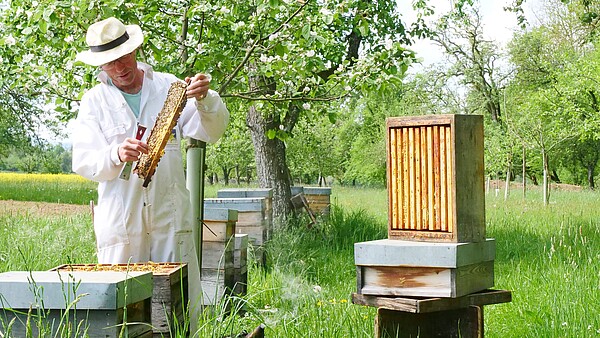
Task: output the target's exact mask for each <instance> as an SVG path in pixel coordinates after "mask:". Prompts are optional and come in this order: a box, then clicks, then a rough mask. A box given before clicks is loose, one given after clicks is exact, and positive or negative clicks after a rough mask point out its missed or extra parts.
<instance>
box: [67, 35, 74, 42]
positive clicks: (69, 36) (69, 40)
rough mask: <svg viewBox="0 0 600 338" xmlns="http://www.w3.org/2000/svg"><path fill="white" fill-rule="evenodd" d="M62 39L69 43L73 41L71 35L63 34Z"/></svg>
mask: <svg viewBox="0 0 600 338" xmlns="http://www.w3.org/2000/svg"><path fill="white" fill-rule="evenodd" d="M64 40H65V42H66V43H71V42H73V41H75V39H74V38H73V35H67V36H65V38H64Z"/></svg>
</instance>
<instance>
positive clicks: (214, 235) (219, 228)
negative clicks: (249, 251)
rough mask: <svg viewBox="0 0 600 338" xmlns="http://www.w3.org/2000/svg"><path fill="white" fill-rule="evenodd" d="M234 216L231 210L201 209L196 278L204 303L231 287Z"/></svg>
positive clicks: (217, 298)
mask: <svg viewBox="0 0 600 338" xmlns="http://www.w3.org/2000/svg"><path fill="white" fill-rule="evenodd" d="M238 215H239V214H238V212H237V211H236V210H233V209H223V208H212V207H211V208H206V207H205V209H204V224H205V226H204V228H203V229H202V271H201V277H200V280H201V282H202V293H203V298H202V302H203V304H204V305H217V304H218V303H219V302H220V301H221V299H222V298H223V297H224V296H225V295H227V294H229V293H230V292H231V290H233V288H234V284H235V282H234V265H233V264H234V249H235V237H234V236H235V230H236V221H237V219H238Z"/></svg>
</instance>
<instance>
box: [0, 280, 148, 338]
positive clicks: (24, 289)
mask: <svg viewBox="0 0 600 338" xmlns="http://www.w3.org/2000/svg"><path fill="white" fill-rule="evenodd" d="M151 297H152V273H150V272H120V271H102V272H90V271H12V272H4V273H0V305H1V306H0V332H4V333H7V332H10V336H11V337H26V336H33V337H38V336H40V337H41V336H44V337H50V336H52V337H56V336H59V333H60V332H62V331H60V330H63V329H64V328H66V327H70V328H77V327H80V328H81V330H84V329H85V330H86V334H87V335H88V336H89V337H103V338H117V337H122V336H125V337H138V338H141V337H143V338H146V337H151V336H152V329H151V328H150V320H151V319H150V316H151V304H150V303H151ZM59 324H60V325H59ZM6 325H7V326H6ZM7 330H8V331H7ZM48 331H50V332H48ZM80 333H81V331H80Z"/></svg>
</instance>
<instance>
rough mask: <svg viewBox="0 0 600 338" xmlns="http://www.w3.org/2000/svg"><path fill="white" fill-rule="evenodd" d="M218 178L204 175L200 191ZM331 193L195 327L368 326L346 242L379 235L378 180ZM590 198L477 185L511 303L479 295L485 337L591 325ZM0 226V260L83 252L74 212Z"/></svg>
mask: <svg viewBox="0 0 600 338" xmlns="http://www.w3.org/2000/svg"><path fill="white" fill-rule="evenodd" d="M0 186H1V187H4V182H2V181H0ZM29 186H32V185H29ZM32 188H33V187H32ZM220 188H223V187H222V186H207V187H206V196H207V197H214V196H216V190H218V189H220ZM0 189H3V188H0ZM38 191H45V190H44V189H38ZM2 194H3V193H2ZM331 197H332V201H333V202H334V204H335V207H334V208H332V214H331V217H330V221H328V222H322V223H319V224H318V225H317V226H316V227H314V228H313V229H310V230H309V229H306V228H305V227H304V226H303V224H305V222H303V221H302V220H301V221H299V222H298V224H294V223H292V224H289V225H287V226H284V227H282V228H280V229H279V230H278V231H276V232H275V233H274V236H273V238H272V240H271V241H270V242H269V244H268V248H267V255H268V263H269V264H268V268H263V267H260V266H257V265H250V266H249V286H248V290H249V291H248V292H249V293H248V295H247V296H245V297H243V299H235V300H234V304H235V305H234V306H233V309H234V312H235V313H237V314H239V315H234V316H226V315H225V313H226V311H225V308H226V306H225V305H223V306H218V307H216V308H215V309H214V311H210V312H206V313H204V314H203V316H202V318H201V321H200V325H199V327H200V332H199V333H198V335H197V336H198V337H219V338H220V337H227V336H235V335H237V334H238V333H240V332H242V331H243V330H246V331H251V330H252V329H253V328H254V327H256V326H258V325H259V324H260V323H265V324H266V325H267V328H266V333H265V335H266V336H268V337H372V336H373V320H374V317H375V309H373V308H369V307H363V306H357V305H353V304H351V301H350V296H351V294H352V292H355V291H356V290H355V289H356V282H355V279H356V271H355V268H354V262H353V260H354V258H353V244H354V243H356V242H359V241H368V240H374V239H381V238H385V237H386V224H387V197H386V191H385V190H384V189H357V188H348V187H337V186H336V187H334V188H333V190H332V196H331ZM88 201H89V199H88ZM599 203H600V193H597V192H593V191H581V192H572V191H553V192H552V195H551V203H550V205H548V206H544V205H543V203H542V197H541V192H539V191H537V190H536V189H534V188H533V187H532V190H531V191H529V192H528V195H527V197H526V198H525V199H523V198H522V197H521V194H520V191H515V192H514V193H513V194H511V195H510V196H509V198H508V200H506V201H505V200H504V198H503V194H502V193H501V194H499V196H498V197H496V196H495V195H494V194H490V195H488V196H487V198H486V219H487V237H491V238H495V239H496V246H497V248H496V249H497V250H496V251H497V252H496V261H495V288H497V289H506V290H511V291H512V293H513V301H512V302H511V303H506V304H497V305H490V306H486V307H485V328H486V332H485V333H486V336H487V337H583V336H584V337H592V336H600V309H598V307H597V306H596V305H597V304H598V303H600V264H598V261H599V260H600V244H598V243H600V208H598V207H597V206H598V205H599ZM0 211H1V210H0ZM0 227H1V228H0V271H8V270H18V269H19V270H23V269H33V270H45V269H49V268H52V267H55V266H57V265H60V264H64V263H89V262H93V261H95V258H94V242H93V234H91V224H90V219H89V216H88V215H86V214H83V215H77V214H75V215H70V216H51V217H38V216H35V215H32V214H18V213H9V214H2V215H0ZM10 238H17V239H16V240H12V239H10Z"/></svg>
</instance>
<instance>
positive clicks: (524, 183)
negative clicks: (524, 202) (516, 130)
mask: <svg viewBox="0 0 600 338" xmlns="http://www.w3.org/2000/svg"><path fill="white" fill-rule="evenodd" d="M521 175H522V176H523V198H525V195H526V192H527V159H526V152H525V145H523V168H522V174H521Z"/></svg>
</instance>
